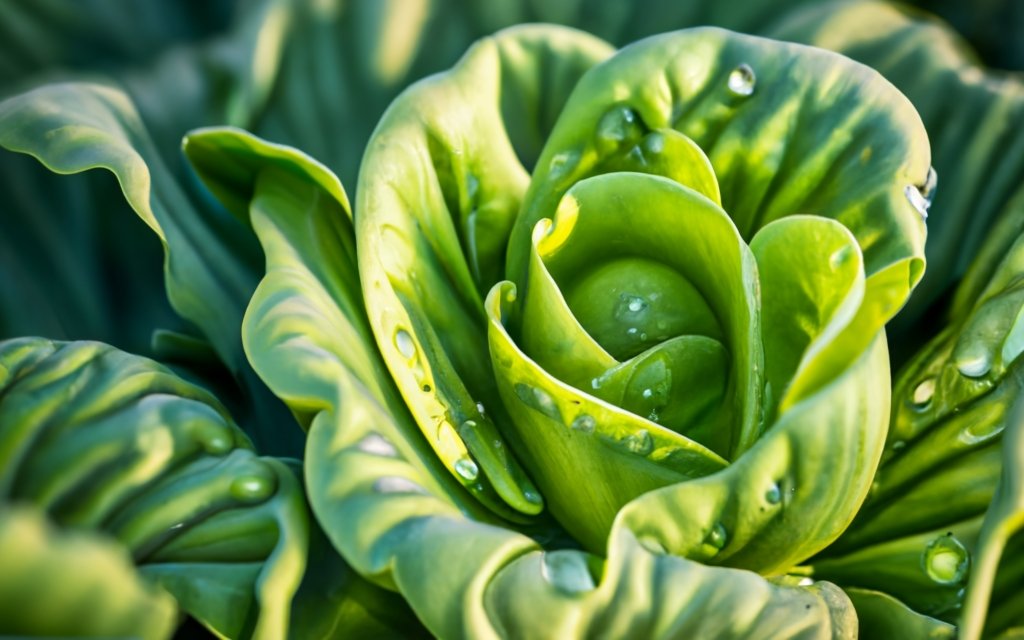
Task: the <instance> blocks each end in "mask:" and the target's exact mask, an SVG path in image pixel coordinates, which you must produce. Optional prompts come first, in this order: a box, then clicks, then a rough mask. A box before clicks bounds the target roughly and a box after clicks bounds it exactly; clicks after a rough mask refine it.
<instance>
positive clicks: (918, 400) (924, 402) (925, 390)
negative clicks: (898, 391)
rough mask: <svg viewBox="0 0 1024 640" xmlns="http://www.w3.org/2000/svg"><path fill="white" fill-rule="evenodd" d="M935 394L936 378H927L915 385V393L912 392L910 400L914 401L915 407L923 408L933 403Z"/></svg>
mask: <svg viewBox="0 0 1024 640" xmlns="http://www.w3.org/2000/svg"><path fill="white" fill-rule="evenodd" d="M934 395H935V378H926V379H924V380H922V381H921V382H919V383H918V384H917V386H916V387H914V393H913V394H911V396H910V401H911V402H912V403H913V405H914V408H915V409H918V410H922V409H925V408H927V407H928V405H929V404H931V402H932V397H933V396H934Z"/></svg>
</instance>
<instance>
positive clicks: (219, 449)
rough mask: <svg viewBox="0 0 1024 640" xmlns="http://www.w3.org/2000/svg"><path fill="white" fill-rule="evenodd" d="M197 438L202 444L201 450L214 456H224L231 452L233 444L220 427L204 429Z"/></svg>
mask: <svg viewBox="0 0 1024 640" xmlns="http://www.w3.org/2000/svg"><path fill="white" fill-rule="evenodd" d="M197 437H198V439H199V441H200V442H201V443H202V444H203V450H204V451H206V452H207V453H209V454H211V455H215V456H219V455H224V454H225V453H227V452H228V451H230V450H231V447H232V444H233V442H232V438H231V436H230V435H229V434H227V433H224V431H223V429H221V428H220V427H216V428H214V429H204V430H203V431H201V432H200V433H199V434H198V435H197Z"/></svg>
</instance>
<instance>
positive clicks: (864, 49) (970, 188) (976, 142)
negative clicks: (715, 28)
mask: <svg viewBox="0 0 1024 640" xmlns="http://www.w3.org/2000/svg"><path fill="white" fill-rule="evenodd" d="M851 24H855V25H857V28H856V29H851V28H849V25H851ZM769 33H770V35H771V36H772V37H777V38H783V39H788V40H795V41H798V42H805V43H808V44H812V45H815V46H819V47H825V48H827V49H832V50H833V51H837V52H839V53H842V54H843V55H847V56H850V57H851V58H853V59H855V60H858V61H860V62H862V63H864V64H867V65H870V66H871V67H873V68H875V69H877V70H878V71H879V72H881V73H882V75H884V76H885V77H886V78H887V79H888V80H889V81H890V82H892V83H893V84H894V85H896V87H897V88H898V89H899V90H900V91H902V92H903V93H904V94H906V96H907V98H909V99H910V101H911V102H912V103H913V105H914V107H915V108H916V109H917V110H918V112H919V113H920V114H921V120H922V121H923V122H924V125H925V128H926V129H927V130H928V136H929V138H930V140H931V147H932V162H933V163H934V165H935V170H936V172H937V175H938V178H939V183H940V186H939V188H938V189H937V190H936V189H934V184H928V183H926V182H925V181H924V180H923V176H918V175H912V176H911V177H912V178H913V180H912V181H911V182H912V183H913V184H916V185H918V186H922V187H925V191H926V192H927V193H924V201H931V199H932V198H933V197H934V202H933V203H931V204H932V206H931V208H930V209H929V210H928V213H929V217H928V244H927V247H926V250H925V255H926V257H927V259H928V262H929V264H930V265H931V266H930V268H929V271H928V276H927V277H926V278H925V279H924V280H923V282H922V285H921V288H920V291H919V293H918V294H917V295H915V296H914V299H913V301H912V302H911V304H910V306H909V307H908V309H907V312H906V313H904V314H901V317H900V319H899V321H898V323H897V328H896V331H897V332H896V334H895V335H896V337H897V339H898V340H899V341H900V342H906V343H907V344H908V347H917V346H918V345H920V344H921V343H922V342H923V340H921V338H920V337H918V336H920V335H921V334H922V333H925V336H926V337H930V336H929V335H928V334H927V333H926V332H923V331H922V329H921V325H920V323H921V322H926V323H927V321H928V316H927V315H926V312H927V311H928V308H929V306H930V305H931V304H932V303H934V302H935V301H936V300H937V299H938V298H939V296H940V295H941V294H942V293H943V292H945V291H946V290H947V289H948V288H949V287H950V285H951V284H952V283H954V282H956V281H957V280H958V279H960V278H961V277H963V276H964V274H965V273H966V272H967V268H968V265H969V264H970V263H971V261H972V260H973V258H974V256H975V255H979V251H981V245H982V243H983V241H984V239H985V238H986V236H987V235H988V232H989V230H990V229H992V228H993V227H994V226H995V225H996V222H997V221H998V220H1000V219H1006V218H1014V219H1016V220H1017V222H1016V223H1015V224H1016V225H1017V226H1019V224H1020V222H1019V221H1020V220H1021V212H1022V211H1024V188H1022V187H1021V184H1022V177H1024V137H1022V136H1020V135H1017V132H1019V131H1020V129H1021V127H1022V126H1024V81H1022V79H1021V78H1020V77H1018V76H1016V75H1013V74H1006V73H1001V72H999V71H995V70H991V69H987V68H985V67H984V66H981V65H980V64H979V63H978V62H977V60H976V58H975V56H974V55H973V54H972V53H971V52H970V50H969V48H968V47H967V46H966V45H965V44H964V42H963V41H962V40H961V38H960V37H959V36H958V35H956V34H955V33H954V32H953V31H952V30H951V29H950V28H949V27H948V25H945V24H943V23H942V22H940V21H938V20H935V19H933V18H931V17H929V16H927V15H924V14H921V13H919V12H915V11H910V10H907V9H904V8H901V7H898V6H895V5H892V4H889V3H883V2H874V1H861V2H847V3H829V4H825V5H820V6H815V7H813V8H808V9H805V10H802V11H796V12H794V13H793V15H792V16H791V17H789V18H787V19H786V20H784V21H783V22H782V24H780V25H778V26H777V27H775V28H773V29H771V30H770V32H769ZM954 106H955V108H953V107H954ZM1017 235H1018V234H1016V233H1011V234H1004V235H1003V236H1002V237H1003V239H1004V241H1005V242H1012V240H1013V239H1015V238H1016V236H1017ZM998 253H999V254H1001V253H1002V252H998ZM983 262H984V261H983ZM979 269H980V271H981V273H978V274H977V276H975V277H974V278H975V279H976V282H975V286H979V285H980V286H983V285H984V283H986V282H988V281H989V279H990V278H989V274H990V269H991V266H986V265H984V264H979V265H977V266H975V267H974V270H975V271H978V270H979ZM986 271H989V274H986V273H985V272H986ZM968 278H969V279H970V278H972V276H968ZM973 297H974V296H973V295H971V296H969V298H973ZM972 304H973V300H968V301H967V305H966V306H965V305H963V304H960V305H957V310H956V311H955V314H956V315H958V317H963V314H964V313H966V312H967V311H968V310H969V307H970V306H971V305H972ZM897 344H899V342H897ZM901 351H903V352H904V353H906V354H909V353H912V352H913V349H912V348H907V347H901ZM901 358H902V356H901Z"/></svg>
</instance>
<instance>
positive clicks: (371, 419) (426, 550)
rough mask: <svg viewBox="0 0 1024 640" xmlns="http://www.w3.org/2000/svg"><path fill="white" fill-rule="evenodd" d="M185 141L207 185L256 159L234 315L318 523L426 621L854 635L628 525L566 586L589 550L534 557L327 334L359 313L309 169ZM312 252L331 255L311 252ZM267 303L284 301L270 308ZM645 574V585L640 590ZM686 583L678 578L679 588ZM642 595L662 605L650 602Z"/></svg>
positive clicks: (242, 149)
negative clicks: (247, 278)
mask: <svg viewBox="0 0 1024 640" xmlns="http://www.w3.org/2000/svg"><path fill="white" fill-rule="evenodd" d="M186 149H187V151H188V153H189V155H190V157H193V158H196V159H197V160H199V162H198V165H199V166H205V167H207V169H205V170H204V172H203V173H204V175H205V177H206V179H207V180H208V181H210V183H211V184H220V185H221V186H225V187H226V185H227V184H228V183H227V181H226V180H224V181H222V180H221V178H222V177H224V176H232V175H235V176H238V175H245V171H241V172H240V171H239V169H240V168H244V167H250V168H253V167H257V166H258V167H259V169H253V170H252V174H251V177H252V179H253V181H252V182H251V183H250V182H247V181H245V180H241V181H238V182H236V183H235V188H236V193H237V194H243V193H247V192H249V193H252V200H251V201H250V205H249V215H250V218H251V219H252V221H253V224H254V226H255V227H256V229H257V232H258V234H259V236H260V238H261V240H262V241H263V243H264V245H265V246H266V248H267V253H268V264H269V265H270V268H269V271H268V275H267V277H266V278H265V280H264V281H263V283H261V285H260V288H259V290H258V292H257V295H256V296H255V297H254V300H253V303H252V306H251V308H250V310H249V312H248V314H247V322H246V335H247V338H246V344H247V348H248V351H249V353H250V356H251V357H252V359H253V363H254V365H255V367H256V369H257V370H258V371H259V372H260V374H261V376H263V377H264V379H266V380H267V382H268V384H269V385H270V386H271V387H272V388H273V389H274V390H275V392H276V393H279V394H280V395H281V397H283V398H285V399H286V401H287V402H288V404H289V406H290V407H291V408H292V409H293V411H295V412H296V413H297V414H300V415H304V416H306V417H307V418H308V424H309V446H308V447H307V456H306V465H305V474H306V485H307V486H308V487H309V497H310V502H311V505H312V507H313V510H314V512H315V513H316V514H317V517H318V519H319V520H320V521H321V522H322V523H323V525H324V532H325V534H326V535H327V536H328V537H329V538H330V539H331V542H332V543H333V544H334V546H335V547H336V548H337V549H338V550H339V551H340V552H341V553H342V555H343V556H344V557H345V558H346V560H348V561H349V562H350V563H351V564H352V566H353V567H354V568H355V569H356V570H357V571H358V572H359V573H360V574H362V575H364V576H366V577H367V578H369V579H370V580H372V581H373V582H374V583H376V584H378V585H382V586H385V587H387V588H389V589H393V590H395V591H397V592H399V593H400V594H401V595H402V597H403V598H405V599H406V600H407V601H408V602H409V604H410V606H411V607H412V609H413V610H414V611H415V613H416V615H417V616H418V617H419V618H420V620H422V621H423V623H424V625H425V626H426V627H427V628H428V630H429V631H430V632H431V633H432V634H435V635H438V636H442V637H481V636H494V635H497V634H499V633H502V632H503V630H516V629H518V630H523V633H526V634H527V635H535V633H541V632H545V630H550V629H567V630H569V631H570V632H571V633H574V634H577V635H586V634H587V633H588V629H592V630H595V631H592V632H596V630H597V629H600V628H603V625H609V626H608V628H612V625H613V626H614V628H622V629H625V628H627V627H626V625H629V624H641V626H640V627H636V628H639V629H642V630H647V631H649V633H650V634H652V635H656V634H658V633H663V634H665V635H672V634H673V633H675V632H674V631H673V630H675V629H680V630H681V631H680V632H682V633H686V632H687V631H688V630H691V629H692V630H695V632H700V631H701V630H709V632H712V633H714V632H718V633H721V634H723V635H725V636H726V637H728V635H727V634H729V633H733V634H734V635H736V636H737V637H739V636H741V635H742V634H743V633H744V632H749V631H752V630H760V629H764V633H765V635H766V636H768V637H770V636H771V635H772V634H773V633H783V634H785V633H786V632H795V631H796V630H800V631H802V632H804V633H807V634H808V635H809V636H812V637H814V636H818V637H831V635H832V633H833V632H835V634H836V635H837V636H839V637H845V636H843V633H845V634H846V636H848V635H849V634H850V633H852V620H851V619H850V616H851V615H852V610H851V609H850V607H849V604H848V602H846V601H845V599H844V598H843V597H842V596H841V594H839V593H837V590H835V589H834V588H830V587H828V586H827V585H819V586H816V587H812V588H809V589H808V588H804V587H794V586H784V585H774V584H772V583H770V582H768V581H766V580H764V579H763V578H760V577H758V576H756V575H754V574H752V573H749V572H738V571H733V570H722V569H712V568H701V567H699V566H698V565H696V564H694V563H688V562H686V561H684V560H682V559H680V558H671V557H667V556H662V555H659V554H652V553H651V552H649V551H647V550H645V549H644V548H643V547H642V546H640V545H639V544H638V543H637V541H636V540H635V538H634V537H633V536H632V535H631V534H630V533H629V532H626V531H623V532H622V534H621V536H618V537H616V538H615V540H616V541H617V542H616V543H615V544H614V545H613V548H612V550H611V551H610V556H609V559H608V563H607V565H606V566H607V567H608V571H607V572H606V573H605V578H604V579H603V580H601V581H600V586H598V588H597V589H592V590H586V589H583V590H579V589H577V590H576V591H575V592H573V591H572V590H571V589H570V591H568V592H567V591H566V587H565V586H564V585H565V580H566V577H565V576H563V575H562V573H563V571H567V572H568V574H569V576H568V577H569V578H571V580H572V581H574V582H572V583H573V584H576V585H577V586H578V585H586V584H587V583H588V581H589V582H590V583H594V584H596V582H597V579H596V578H593V577H591V576H590V574H586V575H584V573H581V571H580V570H579V568H580V567H587V566H594V567H595V568H596V567H599V566H600V563H601V561H600V560H599V559H598V558H596V557H593V556H589V555H588V554H584V553H581V552H574V551H565V552H555V553H554V554H550V553H549V554H547V555H545V553H544V552H542V551H541V549H540V547H539V544H538V540H543V541H548V542H552V543H554V540H553V539H552V538H551V535H552V530H551V529H550V528H548V529H545V528H539V527H534V528H528V529H527V531H528V533H530V534H531V535H533V536H535V537H536V539H531V538H530V537H527V536H525V535H523V534H522V533H518V532H516V531H513V530H511V529H508V528H504V527H499V526H493V525H491V524H487V522H489V521H494V518H493V515H491V513H490V511H489V510H487V509H483V508H481V507H480V505H479V504H478V502H477V501H476V500H475V499H474V498H473V497H472V496H471V494H469V493H468V492H467V491H465V490H464V489H463V488H462V485H461V483H459V482H457V481H455V480H454V479H453V478H452V476H451V475H450V474H449V473H448V472H447V470H446V469H444V467H443V466H442V465H441V464H440V463H439V461H438V460H437V458H436V457H435V456H434V454H433V451H432V450H431V448H430V447H429V444H428V443H427V442H426V441H425V439H424V438H423V436H422V435H421V433H420V431H419V429H418V428H417V427H416V426H415V424H414V423H412V421H411V419H410V417H409V416H408V414H407V413H405V412H404V410H402V409H401V403H400V402H399V403H397V408H395V407H396V404H393V403H388V402H386V401H387V398H388V397H389V394H391V393H394V391H390V392H389V391H388V390H387V386H386V385H385V384H384V381H385V380H386V378H384V379H381V378H377V377H373V376H369V375H368V374H367V372H368V371H371V370H372V368H360V363H361V362H363V361H362V359H361V358H356V357H355V356H354V355H353V352H352V351H353V349H355V348H357V345H356V344H353V343H348V342H344V341H343V340H341V339H339V336H343V335H346V334H347V333H348V332H351V331H354V330H356V329H355V328H356V327H358V326H361V325H364V323H366V322H367V321H366V319H365V318H362V317H361V316H360V315H359V314H358V311H359V309H358V308H356V307H350V306H347V305H348V301H349V300H351V299H356V300H357V299H358V296H354V295H352V292H351V291H349V290H347V289H345V288H344V287H343V286H341V285H338V286H335V283H343V282H348V281H349V278H351V276H352V274H354V273H355V271H354V269H355V265H354V261H352V260H351V257H350V258H348V259H342V256H345V255H347V254H346V253H345V251H346V250H345V247H346V246H348V244H347V243H348V242H350V238H349V236H348V235H347V234H346V232H345V229H346V226H345V222H346V220H347V217H346V216H345V215H344V208H343V206H342V205H341V203H340V202H339V201H338V200H337V199H336V197H335V196H332V195H331V194H330V192H329V191H327V190H326V189H325V188H324V186H323V185H322V184H319V182H318V179H317V177H316V176H317V175H318V174H319V170H318V169H317V167H316V166H315V165H314V164H313V163H311V162H310V161H309V160H308V159H306V158H304V157H302V156H301V155H300V154H297V153H294V152H292V153H290V154H286V153H285V152H284V151H283V150H282V149H280V148H279V147H274V146H273V145H268V144H266V143H262V142H259V141H256V140H253V139H252V138H250V137H248V136H246V135H245V134H241V133H238V132H233V131H214V130H211V131H204V132H200V133H196V134H194V135H193V136H190V138H189V143H188V145H187V146H186ZM214 149H219V150H222V151H224V153H223V154H221V155H219V156H216V157H217V158H219V161H218V162H210V163H204V161H203V160H202V158H205V157H214V156H207V155H206V154H207V153H208V152H209V153H213V150H214ZM284 155H288V158H287V161H285V159H284V158H283V157H282V156H284ZM286 168H287V170H286ZM218 170H219V171H220V172H218ZM236 200H237V201H239V202H240V201H241V199H240V198H237V199H236ZM318 255H319V256H324V255H329V256H334V258H333V259H330V260H327V259H314V258H313V257H310V256H318ZM307 261H308V262H307ZM280 306H283V307H284V308H286V309H288V310H289V313H287V314H285V313H274V310H275V309H278V308H280ZM299 327H301V330H299ZM366 357H367V358H369V355H367V356H366ZM364 364H365V363H364ZM360 376H367V377H365V378H361V377H360ZM353 523H358V526H353ZM502 524H506V523H502ZM555 544H557V543H555ZM565 565H568V568H567V569H566V568H564V566H565ZM542 566H543V567H546V568H543V569H542ZM439 567H444V570H443V571H440V572H439V571H438V568H439ZM574 567H575V569H574ZM545 576H547V577H545ZM524 581H525V582H524ZM642 583H643V584H649V585H650V586H649V587H644V588H641V589H637V588H636V585H637V584H642ZM683 583H685V584H689V585H691V587H690V588H689V589H687V590H681V589H680V588H679V585H680V584H683ZM712 588H713V589H714V590H715V593H716V594H717V595H716V598H715V600H716V601H721V602H722V603H723V604H722V607H723V611H725V610H730V611H732V610H734V608H735V607H736V606H742V607H743V608H744V611H746V612H747V613H746V615H744V616H743V617H742V618H741V619H737V618H736V617H734V616H726V615H724V614H723V615H720V616H705V615H704V614H703V612H704V611H705V607H704V603H705V600H703V599H702V598H701V597H699V596H697V595H695V594H697V593H704V592H705V591H704V590H705V589H712ZM616 594H619V595H616ZM626 595H629V596H630V600H629V601H628V602H625V601H624V600H623V597H624V596H626ZM651 602H656V603H663V604H659V606H658V608H657V609H654V610H652V609H651V604H650V603H651ZM731 603H735V604H731ZM581 611H583V612H585V613H586V612H593V615H591V614H589V613H588V614H587V615H582V616H581V614H580V612H581ZM796 612H799V613H800V615H799V616H797V615H794V614H795V613H796ZM641 616H642V618H641ZM590 621H593V622H590ZM638 621H640V622H638ZM591 624H592V625H593V626H592V627H588V626H587V625H591ZM844 629H845V631H843V630H844ZM534 632H535V633H534Z"/></svg>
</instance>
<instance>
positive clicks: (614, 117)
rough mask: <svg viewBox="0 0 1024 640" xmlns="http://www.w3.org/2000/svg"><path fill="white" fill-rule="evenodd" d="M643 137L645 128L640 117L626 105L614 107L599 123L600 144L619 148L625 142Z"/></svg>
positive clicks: (598, 135)
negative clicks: (641, 124)
mask: <svg viewBox="0 0 1024 640" xmlns="http://www.w3.org/2000/svg"><path fill="white" fill-rule="evenodd" d="M641 135H643V128H642V127H641V126H640V118H639V116H637V113H636V111H634V110H632V109H630V108H629V107H627V106H625V105H617V106H614V107H612V108H611V109H610V110H609V111H608V112H607V113H605V114H604V115H603V116H601V120H600V122H598V123H597V137H598V143H599V144H603V145H608V146H612V147H617V146H619V145H620V144H622V143H623V142H626V141H629V140H636V139H639V137H640V136H641Z"/></svg>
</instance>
